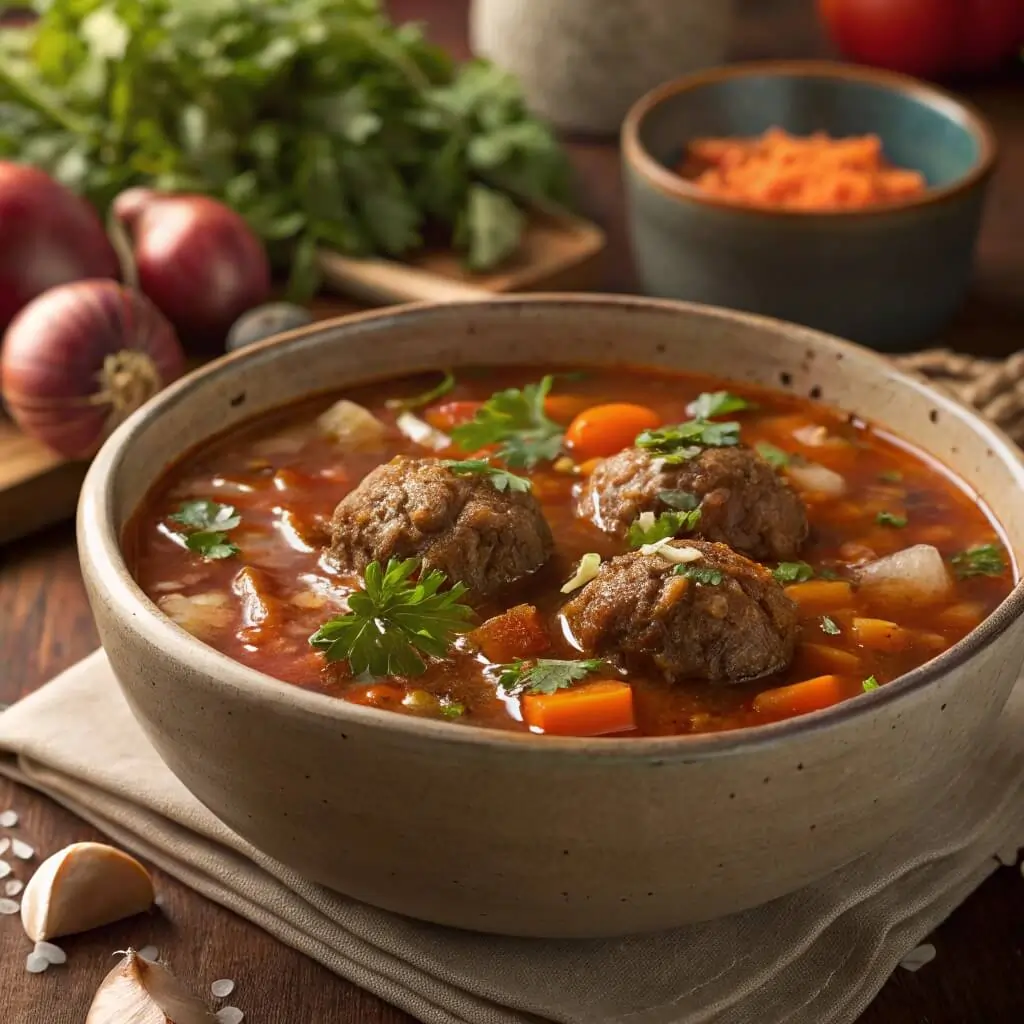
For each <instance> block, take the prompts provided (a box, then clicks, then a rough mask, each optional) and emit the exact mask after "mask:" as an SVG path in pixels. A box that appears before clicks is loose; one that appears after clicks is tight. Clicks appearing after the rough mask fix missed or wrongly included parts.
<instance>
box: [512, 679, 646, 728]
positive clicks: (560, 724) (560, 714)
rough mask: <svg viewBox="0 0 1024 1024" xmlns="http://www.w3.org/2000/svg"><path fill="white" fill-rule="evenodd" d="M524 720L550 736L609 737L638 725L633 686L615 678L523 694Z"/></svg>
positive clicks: (531, 726)
mask: <svg viewBox="0 0 1024 1024" xmlns="http://www.w3.org/2000/svg"><path fill="white" fill-rule="evenodd" d="M522 708H523V721H524V722H526V724H527V725H528V726H530V728H531V729H534V730H536V731H538V732H543V733H547V734H548V735H550V736H607V735H608V734H609V733H615V732H629V731H630V730H631V729H635V728H636V719H635V718H634V717H633V689H632V687H631V686H630V685H629V683H623V682H619V681H618V680H615V679H598V680H594V681H593V682H589V683H581V684H580V685H578V686H573V687H572V688H570V689H568V690H559V691H558V692H557V693H551V694H541V693H528V694H526V696H525V697H523V701H522Z"/></svg>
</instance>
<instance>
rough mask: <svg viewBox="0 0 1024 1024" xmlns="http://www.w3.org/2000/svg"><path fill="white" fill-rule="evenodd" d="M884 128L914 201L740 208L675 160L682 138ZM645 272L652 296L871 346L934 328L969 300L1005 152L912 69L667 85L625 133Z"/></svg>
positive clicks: (745, 68) (752, 72)
mask: <svg viewBox="0 0 1024 1024" xmlns="http://www.w3.org/2000/svg"><path fill="white" fill-rule="evenodd" d="M772 127H781V128H783V129H785V130H786V131H788V132H790V133H792V134H796V135H809V134H811V133H812V132H815V131H825V132H827V133H828V134H829V135H831V136H833V137H843V136H851V135H864V134H875V135H878V136H879V137H880V138H881V140H882V143H883V146H884V151H885V154H886V156H887V158H888V159H889V160H890V161H891V162H892V163H894V164H895V165H897V166H900V167H906V168H911V169H914V170H917V171H920V172H921V173H922V174H923V175H924V177H925V179H926V180H927V182H928V185H929V188H928V190H927V192H925V193H924V194H923V195H922V196H921V197H920V198H915V199H912V200H908V201H904V202H899V203H892V204H888V205H885V206H875V207H871V208H867V209H863V210H851V211H836V212H829V213H820V214H818V213H805V212H801V211H786V210H771V209H763V208H757V207H753V206H742V205H739V204H737V203H733V202H730V201H724V200H722V199H720V198H717V197H712V196H709V195H707V194H706V193H704V192H702V191H701V190H700V189H699V188H698V187H697V186H696V185H694V184H692V183H690V182H688V181H686V180H684V179H683V178H682V177H680V176H679V175H678V174H676V172H675V171H674V170H673V169H672V168H673V167H675V166H678V164H679V161H680V158H681V157H682V154H683V152H684V150H685V147H686V144H687V142H688V141H689V140H691V139H694V138H699V137H702V136H726V137H737V136H755V135H760V134H762V133H763V132H764V131H766V130H767V129H769V128H772ZM622 154H623V176H624V180H625V187H626V195H627V204H628V209H629V223H630V232H631V236H632V244H633V251H634V256H635V260H636V265H637V270H638V273H639V277H640V281H641V284H642V287H643V289H644V291H645V292H647V293H649V294H651V295H658V296H665V297H668V298H675V299H687V300H690V301H694V302H707V303H711V304H713V305H717V306H727V307H730V308H732V309H740V310H748V311H751V312H755V313H763V314H766V315H768V316H776V317H780V318H782V319H786V320H792V321H794V322H797V323H801V324H807V325H809V326H811V327H816V328H818V329H820V330H824V331H830V332H831V333H833V334H837V335H840V336H841V337H845V338H851V339H853V340H854V341H859V342H861V343H863V344H866V345H871V346H872V347H874V348H878V349H882V350H888V351H896V350H899V349H902V348H906V347H909V346H913V345H915V344H916V343H919V342H921V341H923V340H926V339H929V338H932V337H933V336H934V335H935V334H936V332H938V331H939V330H940V329H941V328H942V327H943V326H944V325H945V324H946V323H947V322H948V321H949V319H950V318H951V317H952V316H953V314H954V313H955V312H956V310H957V308H958V307H959V306H960V305H961V303H962V301H963V298H964V295H965V292H966V289H967V286H968V282H969V278H970V273H971V264H972V259H973V252H974V247H975V241H976V238H977V235H978V229H979V225H980V222H981V215H982V208H983V205H984V200H985V194H986V191H987V187H988V183H989V179H990V178H991V175H992V171H993V168H994V165H995V160H996V142H995V137H994V135H993V133H992V131H991V130H990V129H989V127H988V126H987V125H986V123H985V121H984V120H983V119H982V118H981V116H980V115H979V114H978V113H976V112H975V111H974V110H972V109H971V108H970V107H968V106H967V105H966V104H965V103H962V102H960V101H959V100H957V99H955V98H954V97H952V96H951V95H949V94H947V93H944V92H942V91H941V90H939V89H936V88H934V87H933V86H930V85H926V84H925V83H923V82H919V81H917V80H915V79H912V78H905V77H903V76H901V75H894V74H890V73H888V72H884V71H877V70H874V69H871V68H862V67H856V66H853V65H847V64H833V63H828V62H768V63H752V64H737V65H731V66H727V67H723V68H718V69H716V70H714V71H710V72H705V73H702V74H695V75H689V76H686V77H683V78H679V79H676V80H675V81H673V82H669V83H667V84H666V85H663V86H660V87H659V88H657V89H655V90H654V91H653V92H650V93H648V94H647V95H646V96H645V97H643V98H642V99H641V100H639V101H638V102H637V103H636V104H635V105H634V106H633V108H632V109H631V110H630V112H629V114H628V116H627V117H626V120H625V122H624V125H623V129H622Z"/></svg>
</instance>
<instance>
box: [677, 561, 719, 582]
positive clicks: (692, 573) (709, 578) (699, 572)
mask: <svg viewBox="0 0 1024 1024" xmlns="http://www.w3.org/2000/svg"><path fill="white" fill-rule="evenodd" d="M672 573H673V575H675V576H685V577H686V578H687V579H688V580H693V582H694V583H699V584H702V585H704V586H707V587H717V586H718V584H719V583H721V582H722V578H723V577H722V573H721V572H720V571H719V570H718V569H709V568H707V567H706V566H700V565H692V564H686V565H677V566H676V567H675V568H674V569H673V570H672Z"/></svg>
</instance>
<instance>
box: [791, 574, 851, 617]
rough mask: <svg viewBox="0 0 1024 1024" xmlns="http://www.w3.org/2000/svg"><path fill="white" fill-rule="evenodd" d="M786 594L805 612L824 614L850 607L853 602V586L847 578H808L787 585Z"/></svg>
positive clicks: (808, 613)
mask: <svg viewBox="0 0 1024 1024" xmlns="http://www.w3.org/2000/svg"><path fill="white" fill-rule="evenodd" d="M786 596H787V597H788V598H791V599H792V600H793V601H795V602H796V603H797V604H798V605H799V606H800V611H802V612H804V613H805V614H807V615H824V614H825V612H834V611H839V610H840V609H842V608H849V607H850V605H851V604H852V603H853V588H852V587H851V586H850V584H849V583H847V582H846V580H808V581H807V582H806V583H794V584H792V585H791V586H788V587H786Z"/></svg>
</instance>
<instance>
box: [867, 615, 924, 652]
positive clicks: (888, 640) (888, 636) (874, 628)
mask: <svg viewBox="0 0 1024 1024" xmlns="http://www.w3.org/2000/svg"><path fill="white" fill-rule="evenodd" d="M853 635H854V637H855V638H856V640H857V643H859V644H860V645H861V646H863V647H867V648H869V649H870V650H872V651H887V652H893V651H902V650H903V648H904V647H906V646H907V643H908V641H909V640H910V635H909V634H908V633H907V631H906V630H905V629H904V628H903V627H902V626H899V625H897V624H896V623H895V622H889V621H888V620H886V619H867V618H855V619H854V620H853Z"/></svg>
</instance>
